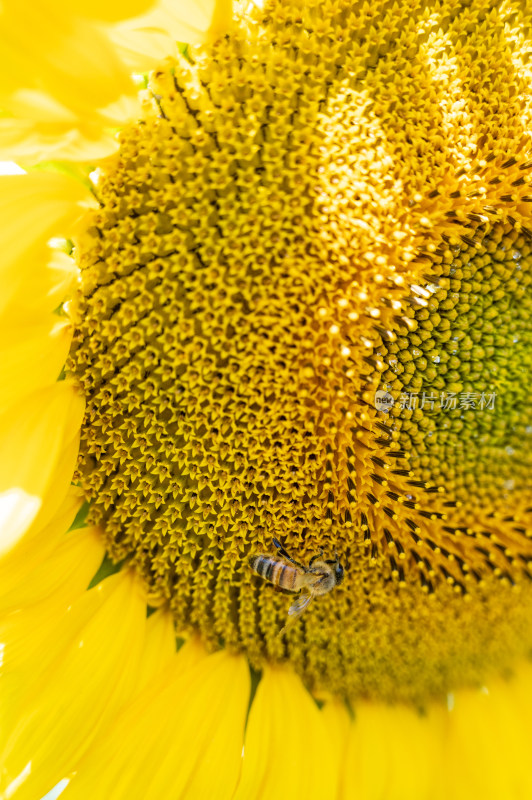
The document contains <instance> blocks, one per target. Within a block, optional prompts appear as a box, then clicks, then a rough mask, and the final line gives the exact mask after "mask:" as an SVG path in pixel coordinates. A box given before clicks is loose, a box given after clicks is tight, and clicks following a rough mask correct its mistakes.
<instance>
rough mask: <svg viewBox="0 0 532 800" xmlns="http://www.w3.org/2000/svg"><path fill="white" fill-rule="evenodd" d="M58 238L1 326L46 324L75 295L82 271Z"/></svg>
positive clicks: (12, 300) (16, 295) (6, 311)
mask: <svg viewBox="0 0 532 800" xmlns="http://www.w3.org/2000/svg"><path fill="white" fill-rule="evenodd" d="M0 121H1V120H0ZM54 241H57V242H59V240H52V241H51V243H49V244H48V246H47V247H46V249H45V251H44V253H45V255H44V258H43V260H42V264H39V263H37V264H34V269H33V271H32V274H31V283H30V285H28V284H23V285H22V286H20V285H19V289H18V291H16V292H15V293H14V294H12V295H11V298H10V301H9V306H8V307H7V308H4V311H3V314H2V315H1V317H0V325H8V324H16V323H17V322H18V323H19V324H22V322H24V323H27V324H33V325H36V324H37V322H39V321H42V322H43V324H44V320H45V319H46V318H47V316H48V315H49V314H51V313H52V312H53V311H55V310H56V309H57V308H58V307H59V306H60V305H61V303H63V302H64V301H66V300H67V299H69V298H70V297H71V296H72V292H73V290H74V287H75V283H76V281H77V277H78V270H77V267H76V264H75V262H74V259H73V258H72V257H71V256H68V255H67V254H66V253H65V252H63V251H61V250H58V249H57V248H56V247H54V246H52V245H53V244H54Z"/></svg>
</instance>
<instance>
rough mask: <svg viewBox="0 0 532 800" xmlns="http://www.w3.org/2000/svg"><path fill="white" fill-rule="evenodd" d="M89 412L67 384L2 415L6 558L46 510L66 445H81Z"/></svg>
mask: <svg viewBox="0 0 532 800" xmlns="http://www.w3.org/2000/svg"><path fill="white" fill-rule="evenodd" d="M83 407H84V403H83V399H82V398H81V397H80V395H79V394H78V392H77V391H76V390H75V388H74V387H73V385H72V383H70V382H68V381H61V382H59V383H56V384H54V385H52V386H49V387H46V388H43V389H40V390H39V391H37V392H35V393H33V394H31V395H29V396H28V397H26V398H24V400H23V401H21V402H20V403H19V404H18V405H17V406H16V407H12V408H10V409H9V410H8V411H5V412H4V413H3V414H1V415H0V516H1V523H2V524H1V532H2V533H1V537H0V555H2V554H4V553H6V552H8V551H9V550H10V549H11V548H12V547H13V546H14V545H15V544H16V543H17V542H18V541H19V539H20V537H21V536H22V535H23V534H24V533H25V532H26V530H27V529H28V528H29V527H30V525H31V524H32V522H33V521H34V519H35V518H36V516H37V514H38V512H39V511H40V510H41V508H42V505H43V499H44V497H45V495H46V492H47V490H48V488H49V486H50V485H51V483H52V481H53V479H54V477H56V471H57V468H58V464H59V463H60V461H61V458H62V456H63V455H64V452H65V445H70V443H72V442H74V443H75V437H76V434H77V433H78V432H79V429H80V425H81V420H82V417H83ZM68 449H69V448H68V447H67V448H66V450H67V451H68ZM75 449H77V446H76V445H75ZM75 449H74V453H75ZM71 457H72V448H70V452H69V458H71ZM67 466H68V464H67ZM71 467H73V464H71ZM69 477H70V476H69ZM64 492H66V487H65V489H64ZM63 496H64V493H63ZM61 499H62V498H61Z"/></svg>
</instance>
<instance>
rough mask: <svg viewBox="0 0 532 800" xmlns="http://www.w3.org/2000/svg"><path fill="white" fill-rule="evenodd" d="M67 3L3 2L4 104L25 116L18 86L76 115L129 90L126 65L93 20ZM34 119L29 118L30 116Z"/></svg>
mask: <svg viewBox="0 0 532 800" xmlns="http://www.w3.org/2000/svg"><path fill="white" fill-rule="evenodd" d="M63 5H64V4H63V3H32V4H31V10H30V9H29V8H28V7H27V6H26V4H25V3H12V2H8V3H4V4H3V6H2V9H3V13H2V15H1V17H0V57H1V60H2V64H3V67H4V71H3V77H2V85H1V87H0V102H1V104H2V106H3V108H4V109H6V110H7V111H9V112H11V113H14V114H15V115H17V114H19V115H21V116H22V113H25V112H21V107H20V103H21V102H22V103H24V99H23V98H22V99H21V98H20V96H19V94H18V92H19V91H20V90H32V89H38V90H39V91H43V92H45V93H46V94H47V95H49V96H50V97H51V98H53V100H55V101H57V102H58V103H60V104H61V105H63V106H65V107H66V108H67V109H69V110H70V111H71V112H72V113H74V114H75V115H76V116H78V115H79V116H82V117H83V116H85V115H87V114H90V113H91V112H92V110H93V109H97V108H101V107H102V106H106V105H107V104H108V103H110V102H112V101H113V100H116V99H117V98H118V97H119V96H120V95H121V94H124V93H128V92H131V89H132V84H131V81H130V77H129V74H128V70H127V69H126V68H125V65H124V64H123V63H122V62H121V61H120V59H119V58H118V57H117V55H116V53H115V52H114V49H113V47H112V46H111V44H110V42H109V40H108V39H107V37H106V35H105V33H104V31H103V30H102V29H101V28H100V26H98V25H97V24H95V23H94V22H92V21H90V20H87V19H83V18H78V17H76V16H73V15H72V14H65V13H64V8H62V6H63ZM29 118H30V119H31V116H30V117H29Z"/></svg>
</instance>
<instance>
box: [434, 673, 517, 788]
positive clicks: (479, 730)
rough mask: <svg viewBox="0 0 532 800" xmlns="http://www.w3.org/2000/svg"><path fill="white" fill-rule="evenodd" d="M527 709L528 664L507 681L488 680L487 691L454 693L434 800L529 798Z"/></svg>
mask: <svg viewBox="0 0 532 800" xmlns="http://www.w3.org/2000/svg"><path fill="white" fill-rule="evenodd" d="M531 712H532V668H531V667H530V664H526V665H523V667H522V668H521V669H519V670H518V671H517V673H516V675H515V676H514V677H513V678H512V679H510V680H504V679H502V678H501V679H496V680H493V681H490V682H489V684H488V688H487V689H486V688H485V689H483V690H477V691H473V690H462V691H458V692H456V693H455V694H454V707H453V709H452V711H450V712H449V714H448V726H447V731H446V740H445V746H444V751H443V763H444V765H445V769H444V770H443V771H442V781H441V790H440V794H438V795H436V797H437V799H438V800H439V799H440V798H441V800H443V798H444V797H452V798H453V800H466V798H467V800H470V798H472V797H479V798H482V800H501V798H504V799H505V800H528V798H530V797H532V774H531V772H530V768H529V760H528V759H529V757H530V752H529V751H530V740H531V735H532V722H531ZM450 765H452V767H451V766H450Z"/></svg>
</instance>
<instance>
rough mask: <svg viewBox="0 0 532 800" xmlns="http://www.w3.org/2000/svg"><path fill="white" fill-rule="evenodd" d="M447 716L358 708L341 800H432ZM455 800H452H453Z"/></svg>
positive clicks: (435, 711) (367, 705)
mask: <svg viewBox="0 0 532 800" xmlns="http://www.w3.org/2000/svg"><path fill="white" fill-rule="evenodd" d="M446 714H447V711H446V709H445V708H444V707H443V706H441V707H436V708H434V709H431V711H430V713H429V714H427V715H424V714H420V713H418V712H417V711H416V710H415V709H412V708H407V707H404V706H400V705H397V706H388V705H384V704H383V703H369V702H364V703H359V704H357V706H356V708H355V721H354V723H353V726H352V729H351V732H350V736H349V739H348V745H347V754H346V759H345V764H344V769H343V776H342V786H343V791H342V793H341V794H340V797H341V798H342V800H351V798H354V797H363V798H364V800H382V798H383V797H386V798H387V800H388V799H389V800H403V798H404V800H406V798H409V800H431V798H433V797H434V787H435V785H436V784H437V782H438V779H437V776H438V772H439V769H440V768H441V763H442V759H441V749H442V740H443V730H444V722H445V718H446ZM452 796H453V795H449V797H452Z"/></svg>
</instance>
